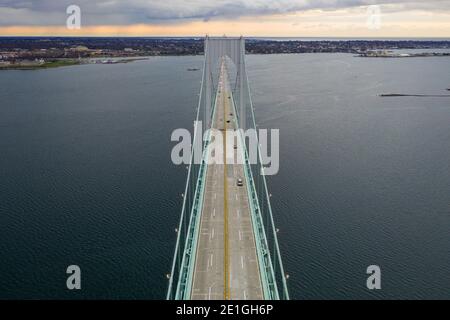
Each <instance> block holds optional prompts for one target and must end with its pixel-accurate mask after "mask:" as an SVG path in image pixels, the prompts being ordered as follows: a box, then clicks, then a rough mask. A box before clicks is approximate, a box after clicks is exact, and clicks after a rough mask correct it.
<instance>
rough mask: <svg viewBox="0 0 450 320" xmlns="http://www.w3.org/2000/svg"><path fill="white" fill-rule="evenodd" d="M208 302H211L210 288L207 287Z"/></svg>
mask: <svg viewBox="0 0 450 320" xmlns="http://www.w3.org/2000/svg"><path fill="white" fill-rule="evenodd" d="M208 300H211V287H209V290H208Z"/></svg>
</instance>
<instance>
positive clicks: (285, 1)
mask: <svg viewBox="0 0 450 320" xmlns="http://www.w3.org/2000/svg"><path fill="white" fill-rule="evenodd" d="M71 4H76V5H79V6H80V7H81V9H82V13H83V21H84V23H85V24H89V25H99V24H129V23H163V22H165V21H170V22H174V21H184V20H190V19H200V20H204V21H208V20H210V19H214V18H222V17H224V18H229V19H230V18H237V17H242V16H255V15H269V14H279V13H287V12H296V11H303V10H309V9H323V10H333V9H338V8H350V7H356V6H363V5H371V4H399V5H400V8H404V9H414V8H417V9H421V10H441V11H442V10H450V0H429V1H412V0H379V1H377V0H58V1H55V0H28V1H26V0H0V24H2V25H10V24H25V25H33V24H60V23H61V22H63V21H65V18H66V13H65V9H66V8H67V6H68V5H71Z"/></svg>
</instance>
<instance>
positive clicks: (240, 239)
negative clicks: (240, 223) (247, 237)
mask: <svg viewBox="0 0 450 320" xmlns="http://www.w3.org/2000/svg"><path fill="white" fill-rule="evenodd" d="M239 241H242V232H241V230H239Z"/></svg>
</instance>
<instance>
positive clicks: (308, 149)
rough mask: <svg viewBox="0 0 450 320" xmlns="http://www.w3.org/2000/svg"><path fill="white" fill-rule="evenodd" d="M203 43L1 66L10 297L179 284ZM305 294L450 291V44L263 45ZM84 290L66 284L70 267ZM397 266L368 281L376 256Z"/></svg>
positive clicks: (257, 95) (264, 108) (264, 117)
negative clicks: (389, 48) (175, 147)
mask: <svg viewBox="0 0 450 320" xmlns="http://www.w3.org/2000/svg"><path fill="white" fill-rule="evenodd" d="M201 65H202V58H201V57H170V58H151V59H150V60H148V61H140V62H135V63H130V64H122V65H85V66H76V67H68V68H60V69H53V70H40V71H20V72H18V71H2V72H1V73H0V181H1V183H0V298H44V299H45V298H120V299H128V298H139V299H152V298H164V296H165V290H166V286H167V280H166V278H165V275H166V274H167V273H168V271H169V270H170V264H171V258H172V254H173V248H174V245H175V232H174V229H175V227H176V224H177V220H178V216H179V212H180V207H181V196H180V194H181V193H182V192H183V188H184V180H185V175H186V170H185V169H184V168H180V167H175V166H174V165H172V164H171V161H170V151H171V147H172V144H171V143H170V134H171V132H172V130H174V129H176V128H181V127H184V128H191V126H192V121H193V119H194V107H195V106H196V103H197V101H196V99H197V93H198V90H199V85H200V80H201V79H200V78H201V74H200V72H188V71H187V68H190V67H201ZM248 69H249V78H250V81H251V85H252V91H253V97H254V104H255V106H256V108H257V109H256V116H257V120H258V122H259V124H260V125H261V127H268V128H280V136H281V166H280V172H279V174H278V175H277V176H275V177H271V178H269V180H268V181H269V188H270V189H271V192H272V193H273V198H272V200H273V209H274V214H275V219H276V221H277V225H278V226H279V228H280V234H279V236H280V244H281V249H282V255H283V259H284V263H285V268H286V270H287V272H288V273H289V275H290V279H289V287H290V291H291V295H292V297H293V298H296V299H314V298H319V299H342V298H372V297H375V298H389V299H392V298H449V297H450V276H449V274H450V237H449V230H450V165H449V163H450V98H445V97H436V98H417V97H416V98H413V97H401V98H380V97H378V94H380V93H410V94H416V93H419V94H446V93H448V92H447V91H445V89H446V88H448V87H450V73H449V72H448V70H450V59H448V58H414V59H364V58H356V57H353V56H351V55H347V54H304V55H271V56H249V57H248ZM70 264H77V265H79V266H80V267H81V269H82V279H83V282H82V290H81V291H80V292H75V293H74V292H69V291H67V290H66V289H65V282H66V274H65V270H66V268H67V266H68V265H70ZM371 264H377V265H379V266H380V267H381V268H382V290H381V291H378V292H376V293H374V292H368V291H367V289H366V287H365V282H366V274H365V271H366V268H367V266H369V265H371Z"/></svg>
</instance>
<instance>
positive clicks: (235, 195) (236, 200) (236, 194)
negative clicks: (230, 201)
mask: <svg viewBox="0 0 450 320" xmlns="http://www.w3.org/2000/svg"><path fill="white" fill-rule="evenodd" d="M235 196H236V201H237V200H238V196H237V193H236V194H235Z"/></svg>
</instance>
